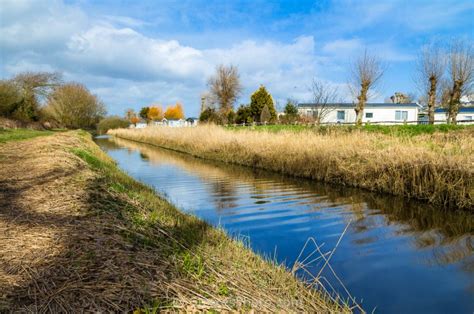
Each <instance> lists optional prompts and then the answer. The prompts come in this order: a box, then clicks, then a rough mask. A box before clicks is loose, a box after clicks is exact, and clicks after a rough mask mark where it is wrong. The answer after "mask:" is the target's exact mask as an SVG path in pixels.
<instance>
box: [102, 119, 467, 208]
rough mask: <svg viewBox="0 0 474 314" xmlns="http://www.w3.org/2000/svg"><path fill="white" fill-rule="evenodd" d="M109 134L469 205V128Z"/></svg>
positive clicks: (452, 205)
mask: <svg viewBox="0 0 474 314" xmlns="http://www.w3.org/2000/svg"><path fill="white" fill-rule="evenodd" d="M109 134H112V135H114V136H117V137H121V138H125V139H129V140H134V141H139V142H144V143H149V144H153V145H157V146H160V147H164V148H168V149H173V150H178V151H181V152H185V153H189V154H191V155H194V156H197V157H200V158H207V159H213V160H220V161H223V162H228V163H234V164H240V165H245V166H250V167H255V168H261V169H267V170H272V171H277V172H280V173H284V174H287V175H291V176H297V177H305V178H310V179H315V180H319V181H324V182H330V183H336V184H342V185H348V186H355V187H360V188H364V189H367V190H371V191H377V192H384V193H390V194H394V195H403V196H406V197H408V198H415V199H419V200H424V201H427V202H430V203H433V204H435V205H438V206H442V207H446V208H451V209H456V208H462V209H470V210H472V209H473V207H474V141H473V140H472V138H473V137H472V136H473V132H472V130H462V131H459V132H455V133H446V134H444V133H435V134H431V135H420V136H415V137H395V136H390V135H384V134H375V133H367V132H364V131H355V132H351V133H346V132H337V131H335V132H330V133H329V134H324V135H323V134H319V133H317V132H311V131H307V132H298V133H295V132H285V131H283V132H279V133H269V132H254V131H252V130H243V131H239V132H235V131H229V130H225V129H223V128H221V127H218V126H199V127H196V128H167V127H150V128H145V129H117V130H111V131H109Z"/></svg>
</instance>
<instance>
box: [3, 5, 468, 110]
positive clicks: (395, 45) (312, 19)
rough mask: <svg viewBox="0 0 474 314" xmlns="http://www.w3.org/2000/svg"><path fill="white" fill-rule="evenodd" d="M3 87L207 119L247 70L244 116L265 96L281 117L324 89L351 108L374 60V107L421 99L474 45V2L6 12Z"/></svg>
mask: <svg viewBox="0 0 474 314" xmlns="http://www.w3.org/2000/svg"><path fill="white" fill-rule="evenodd" d="M0 34H1V35H0V53H1V56H0V58H1V59H0V62H1V64H0V78H2V79H8V78H11V77H12V76H14V75H15V74H17V73H20V72H23V71H58V72H61V73H62V74H63V78H64V80H65V81H77V82H80V83H82V84H85V85H86V86H87V87H88V88H89V89H90V90H91V91H92V92H93V93H94V94H96V95H98V96H99V97H100V99H101V100H102V101H103V102H104V103H105V104H106V106H107V109H108V112H109V114H118V115H123V114H124V112H125V110H126V109H127V108H133V109H135V110H137V111H138V110H139V109H140V108H141V107H143V106H148V105H151V104H162V105H163V106H166V105H170V104H174V103H176V102H178V101H179V102H181V103H182V104H183V106H184V109H185V114H186V115H187V116H198V114H199V108H200V97H201V94H202V93H204V92H206V90H207V89H208V86H207V81H208V78H209V77H210V76H211V75H212V74H213V73H214V72H215V69H216V66H217V65H219V64H224V65H230V64H232V65H235V66H237V67H238V69H239V73H240V78H241V83H242V85H243V92H242V95H241V97H240V98H239V99H238V101H237V103H236V105H239V104H246V103H249V98H250V95H251V94H252V92H253V91H255V90H256V89H258V87H259V86H260V85H264V86H265V87H266V88H267V89H268V90H269V92H270V93H271V94H272V95H273V97H274V99H275V101H276V102H277V108H282V107H283V106H284V104H285V102H286V99H288V98H291V99H294V100H297V101H299V102H305V101H310V100H311V93H310V86H311V82H312V80H313V79H316V80H320V81H324V82H326V83H328V84H331V85H333V86H335V87H337V88H338V90H339V93H340V98H341V100H345V101H351V95H350V93H349V92H348V85H347V84H348V81H349V72H350V71H349V68H350V64H351V62H353V61H354V60H355V59H356V58H357V56H359V55H360V54H361V53H363V52H364V50H367V51H368V52H369V53H371V54H375V55H377V56H378V57H379V58H380V59H381V60H382V62H383V64H384V67H385V69H386V70H385V73H384V77H383V79H382V81H381V83H380V84H379V85H378V87H377V89H376V90H375V91H374V92H373V93H372V98H371V99H370V101H383V100H384V99H385V98H387V97H389V96H390V95H392V94H393V93H394V92H396V91H399V92H414V93H418V91H417V88H416V84H415V82H414V79H413V78H414V76H415V61H416V58H417V55H418V53H419V50H420V48H421V47H422V46H423V45H425V44H428V43H433V42H439V43H448V42H449V41H451V40H452V39H453V38H458V39H463V40H468V41H470V42H473V41H474V1H473V0H468V1H461V0H457V1H450V0H441V1H437V0H432V1H414V0H412V1H409V0H393V1H388V0H387V1H385V0H379V1H373V0H372V1H364V0H359V1H342V0H341V1H327V0H321V1H306V0H300V1H290V0H288V1H259V0H253V1H250V0H248V1H232V0H227V1H222V0H204V1H201V0H193V1H186V0H180V1H169V0H162V1H154V0H150V1H123V0H122V1H120V0H110V1H104V0H102V1H101V0H77V1H72V0H52V1H47V0H38V1H26V0H0Z"/></svg>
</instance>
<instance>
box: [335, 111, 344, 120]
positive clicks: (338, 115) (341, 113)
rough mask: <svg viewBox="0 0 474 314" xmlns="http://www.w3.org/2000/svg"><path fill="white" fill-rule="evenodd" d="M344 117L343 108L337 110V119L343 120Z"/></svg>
mask: <svg viewBox="0 0 474 314" xmlns="http://www.w3.org/2000/svg"><path fill="white" fill-rule="evenodd" d="M345 118H346V112H345V111H344V110H338V111H337V120H343V121H344V119H345Z"/></svg>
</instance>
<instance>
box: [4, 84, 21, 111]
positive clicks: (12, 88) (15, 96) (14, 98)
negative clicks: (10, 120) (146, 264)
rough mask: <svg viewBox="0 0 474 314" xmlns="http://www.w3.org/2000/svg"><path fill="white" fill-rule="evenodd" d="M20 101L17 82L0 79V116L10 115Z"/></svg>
mask: <svg viewBox="0 0 474 314" xmlns="http://www.w3.org/2000/svg"><path fill="white" fill-rule="evenodd" d="M22 101H23V97H22V93H21V90H20V87H19V86H18V84H16V83H15V82H13V81H11V80H1V81H0V116H4V117H11V116H12V115H13V113H14V112H15V110H16V109H17V108H18V107H19V106H20V105H21V103H22Z"/></svg>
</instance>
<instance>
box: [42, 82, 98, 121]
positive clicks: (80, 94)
mask: <svg viewBox="0 0 474 314" xmlns="http://www.w3.org/2000/svg"><path fill="white" fill-rule="evenodd" d="M47 110H48V112H49V113H50V114H51V116H52V117H54V118H55V120H56V121H58V122H59V123H61V124H62V125H63V126H65V127H67V128H72V129H78V128H83V129H90V128H93V127H95V126H96V124H97V123H98V122H99V121H100V119H102V117H103V116H104V115H105V113H106V110H105V106H104V105H103V103H102V102H101V101H100V100H99V99H98V98H97V96H95V95H93V94H91V93H90V92H89V90H88V89H87V88H86V87H85V86H84V85H81V84H78V83H68V84H65V85H62V86H60V87H58V88H56V89H55V90H54V92H52V93H51V94H50V95H49V97H48V105H47Z"/></svg>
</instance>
